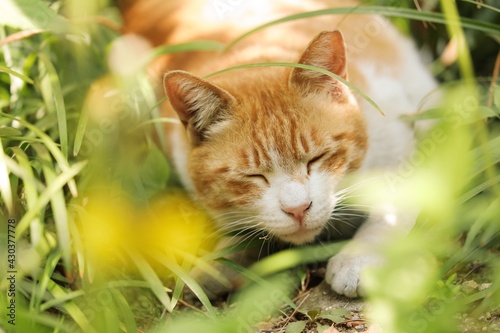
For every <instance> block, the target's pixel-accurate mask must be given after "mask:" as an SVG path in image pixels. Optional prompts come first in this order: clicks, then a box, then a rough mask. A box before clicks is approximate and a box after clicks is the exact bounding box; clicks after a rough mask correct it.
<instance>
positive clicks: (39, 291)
mask: <svg viewBox="0 0 500 333" xmlns="http://www.w3.org/2000/svg"><path fill="white" fill-rule="evenodd" d="M59 259H61V251H60V250H59V249H53V250H52V251H51V252H50V253H49V255H48V256H47V260H46V261H45V263H44V268H43V272H42V273H41V274H40V277H39V279H38V283H33V287H34V289H33V295H32V297H31V300H30V310H33V311H35V312H40V306H41V304H42V300H43V298H44V296H45V293H46V292H47V288H48V285H49V281H50V278H51V276H52V274H53V273H54V270H55V268H56V266H57V263H58V262H59Z"/></svg>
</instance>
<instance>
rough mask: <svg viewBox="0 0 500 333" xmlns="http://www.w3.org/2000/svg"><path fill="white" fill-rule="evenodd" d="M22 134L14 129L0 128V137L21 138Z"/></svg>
mask: <svg viewBox="0 0 500 333" xmlns="http://www.w3.org/2000/svg"><path fill="white" fill-rule="evenodd" d="M21 135H23V132H22V131H20V130H18V129H17V128H14V127H0V137H9V136H21Z"/></svg>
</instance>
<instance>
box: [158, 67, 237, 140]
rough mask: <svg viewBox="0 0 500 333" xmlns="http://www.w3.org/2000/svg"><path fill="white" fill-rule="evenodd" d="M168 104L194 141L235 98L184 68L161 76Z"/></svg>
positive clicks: (223, 117) (204, 135) (203, 136)
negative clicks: (185, 70)
mask: <svg viewBox="0 0 500 333" xmlns="http://www.w3.org/2000/svg"><path fill="white" fill-rule="evenodd" d="M163 83H164V86H165V92H166V94H167V96H168V98H169V100H170V104H171V105H172V107H173V108H174V110H175V112H176V113H177V115H178V116H179V119H180V121H181V122H182V124H183V125H184V126H185V127H186V130H187V131H188V133H189V135H190V137H191V139H192V141H193V143H194V144H197V143H200V142H202V141H203V140H204V139H206V138H207V136H208V133H209V132H210V130H211V129H213V126H214V125H215V124H217V123H219V122H221V121H224V120H226V119H227V118H228V117H229V110H230V108H231V107H232V105H233V104H234V102H235V99H234V97H233V96H232V95H231V94H230V93H228V92H227V91H225V90H223V89H222V88H219V87H217V86H215V85H213V84H211V83H209V82H208V81H205V80H203V79H201V78H199V77H197V76H195V75H192V74H190V73H188V72H184V71H171V72H169V73H167V74H166V75H165V77H164V80H163Z"/></svg>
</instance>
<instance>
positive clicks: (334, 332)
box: [321, 325, 340, 333]
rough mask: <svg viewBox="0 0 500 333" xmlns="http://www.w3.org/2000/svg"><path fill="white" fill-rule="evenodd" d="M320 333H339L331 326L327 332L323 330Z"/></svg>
mask: <svg viewBox="0 0 500 333" xmlns="http://www.w3.org/2000/svg"><path fill="white" fill-rule="evenodd" d="M321 333H340V332H339V331H338V330H337V329H336V328H335V327H333V325H332V326H330V328H328V329H327V330H325V331H323V332H321Z"/></svg>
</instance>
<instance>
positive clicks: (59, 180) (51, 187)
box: [16, 161, 87, 240]
mask: <svg viewBox="0 0 500 333" xmlns="http://www.w3.org/2000/svg"><path fill="white" fill-rule="evenodd" d="M86 165H87V161H82V162H78V163H76V164H74V165H72V166H71V167H69V169H67V170H65V171H63V172H62V173H61V174H60V175H58V176H57V177H56V178H55V179H54V181H53V182H51V183H49V184H48V186H47V188H46V189H45V191H44V192H43V193H42V194H41V195H40V196H39V197H38V199H37V201H36V204H35V206H34V207H33V208H31V209H29V210H28V211H27V212H26V214H25V215H24V216H23V217H22V218H21V220H20V221H19V224H18V225H17V229H16V231H17V232H16V239H17V240H19V239H20V237H21V236H22V235H23V233H24V232H25V231H26V229H27V228H28V227H29V225H30V223H31V222H32V220H33V219H34V218H35V217H36V216H37V215H38V214H39V213H40V210H41V209H43V208H44V207H45V206H46V205H47V204H48V203H49V202H50V200H51V199H52V196H53V195H55V194H56V193H57V192H58V191H60V190H61V189H62V188H63V187H64V186H65V185H67V184H68V183H69V182H70V181H71V180H73V178H74V177H75V176H76V175H77V174H79V173H80V172H81V171H82V170H83V168H85V166H86Z"/></svg>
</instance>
